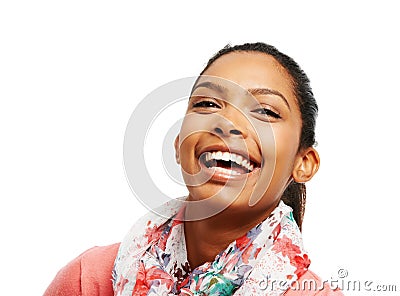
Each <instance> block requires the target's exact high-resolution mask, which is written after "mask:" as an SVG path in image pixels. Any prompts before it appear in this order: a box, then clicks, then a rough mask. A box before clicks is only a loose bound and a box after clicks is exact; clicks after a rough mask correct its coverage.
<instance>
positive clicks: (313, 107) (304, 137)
mask: <svg viewBox="0 0 400 296" xmlns="http://www.w3.org/2000/svg"><path fill="white" fill-rule="evenodd" d="M237 51H242V52H260V53H265V54H267V55H270V56H272V57H274V58H275V60H277V61H278V62H279V63H280V64H281V65H282V66H283V67H284V68H285V69H286V71H287V72H288V73H289V75H290V76H291V80H292V81H291V82H292V87H293V92H294V94H295V96H296V99H297V103H298V106H299V109H300V112H301V119H302V126H301V133H300V141H299V143H300V144H299V147H298V151H301V150H302V149H305V148H308V147H311V146H313V145H314V144H315V123H316V118H317V114H318V105H317V102H316V100H315V98H314V94H313V92H312V89H311V86H310V80H309V79H308V77H307V75H306V73H304V71H303V70H302V69H301V68H300V66H299V65H298V64H297V63H296V62H295V61H294V60H293V59H292V58H291V57H289V56H287V55H285V54H284V53H282V52H280V51H279V50H277V49H276V48H275V47H274V46H271V45H268V44H265V43H261V42H257V43H245V44H242V45H235V46H230V45H227V46H225V47H224V48H223V49H221V50H220V51H218V52H217V53H216V54H215V55H214V56H213V57H212V58H211V59H210V60H209V61H208V63H207V65H206V67H205V68H204V70H203V71H202V72H201V73H200V75H202V74H203V73H204V72H205V71H206V70H207V69H208V68H209V67H210V65H211V64H212V63H213V62H214V61H215V60H217V59H218V58H219V57H221V56H223V55H225V54H227V53H230V52H237ZM281 199H282V200H283V201H284V202H285V204H287V205H289V206H290V207H291V208H292V209H293V216H294V219H295V220H296V222H297V224H298V226H299V228H300V230H301V225H302V222H303V217H304V211H305V205H306V186H305V185H304V184H303V183H296V182H295V181H292V182H291V183H290V184H289V185H288V187H287V188H286V190H285V191H284V193H283V194H282V197H281Z"/></svg>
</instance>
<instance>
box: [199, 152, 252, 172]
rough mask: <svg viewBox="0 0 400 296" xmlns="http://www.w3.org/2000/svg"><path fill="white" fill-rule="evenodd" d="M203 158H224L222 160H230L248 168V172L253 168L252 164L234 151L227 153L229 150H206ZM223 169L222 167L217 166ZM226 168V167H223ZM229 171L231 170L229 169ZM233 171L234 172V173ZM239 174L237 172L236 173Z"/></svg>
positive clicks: (207, 159) (208, 159)
mask: <svg viewBox="0 0 400 296" xmlns="http://www.w3.org/2000/svg"><path fill="white" fill-rule="evenodd" d="M205 160H206V161H210V160H224V161H232V162H235V163H237V164H238V165H241V166H243V167H244V168H246V169H248V170H249V171H250V172H251V171H252V170H253V169H254V166H253V165H252V164H250V162H249V161H248V160H247V159H245V158H243V157H242V156H241V155H239V154H236V153H229V152H222V151H214V152H206V153H205ZM219 169H221V170H222V169H224V168H219ZM224 170H226V169H224ZM229 171H231V170H229ZM236 173H237V172H235V173H234V174H236ZM237 174H239V173H237Z"/></svg>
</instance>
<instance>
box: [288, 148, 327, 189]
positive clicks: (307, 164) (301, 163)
mask: <svg viewBox="0 0 400 296" xmlns="http://www.w3.org/2000/svg"><path fill="white" fill-rule="evenodd" d="M319 163H320V159H319V155H318V152H317V150H315V149H314V148H313V147H309V148H307V149H305V150H303V151H301V152H300V153H299V155H298V156H297V158H296V161H295V165H294V168H293V173H292V175H293V179H294V181H296V182H297V183H305V182H307V181H309V180H311V178H312V177H313V176H314V175H315V173H316V172H317V171H318V168H319Z"/></svg>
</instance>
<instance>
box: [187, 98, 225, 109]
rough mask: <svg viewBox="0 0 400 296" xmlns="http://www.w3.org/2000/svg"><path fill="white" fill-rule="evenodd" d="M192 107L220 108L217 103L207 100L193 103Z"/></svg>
mask: <svg viewBox="0 0 400 296" xmlns="http://www.w3.org/2000/svg"><path fill="white" fill-rule="evenodd" d="M192 107H193V108H218V109H221V107H220V106H219V105H218V104H217V103H214V102H212V101H207V100H204V101H200V102H197V103H193V105H192Z"/></svg>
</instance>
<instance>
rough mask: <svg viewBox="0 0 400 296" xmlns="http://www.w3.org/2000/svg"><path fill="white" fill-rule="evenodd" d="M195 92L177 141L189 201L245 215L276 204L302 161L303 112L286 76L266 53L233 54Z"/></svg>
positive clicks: (220, 60) (223, 58) (215, 66)
mask: <svg viewBox="0 0 400 296" xmlns="http://www.w3.org/2000/svg"><path fill="white" fill-rule="evenodd" d="M193 89H194V90H193V93H192V96H191V98H190V100H189V105H188V109H187V112H186V117H185V119H184V121H183V124H182V129H181V132H180V134H179V136H178V138H177V141H176V149H177V157H178V160H179V162H180V164H181V167H182V172H183V175H184V179H185V182H186V184H187V187H188V190H189V200H191V201H205V200H208V201H212V202H211V203H210V204H219V205H223V206H224V207H227V206H229V210H231V211H234V212H238V213H247V214H248V215H252V214H254V213H255V212H265V211H266V210H268V209H270V208H272V207H274V206H276V204H277V202H278V201H279V198H280V196H281V194H282V193H283V191H284V189H285V188H286V186H287V185H288V183H289V182H290V181H291V178H292V172H293V170H294V166H295V163H296V158H298V157H300V156H299V155H298V153H297V152H298V147H299V139H300V131H301V114H300V111H299V108H298V105H297V100H296V98H295V96H294V93H293V90H292V85H291V80H290V76H289V74H288V73H287V71H286V70H285V69H284V68H283V67H282V66H281V65H280V64H279V63H278V62H277V61H276V60H275V59H274V58H273V57H272V56H269V55H267V54H263V53H254V52H233V53H229V54H226V55H223V56H221V57H220V58H218V59H217V60H216V61H215V62H214V63H213V64H212V65H211V66H210V67H209V68H208V69H207V70H206V71H205V73H204V76H202V77H200V79H199V80H198V81H197V83H196V85H195V86H194V88H193ZM217 208H218V207H217Z"/></svg>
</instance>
